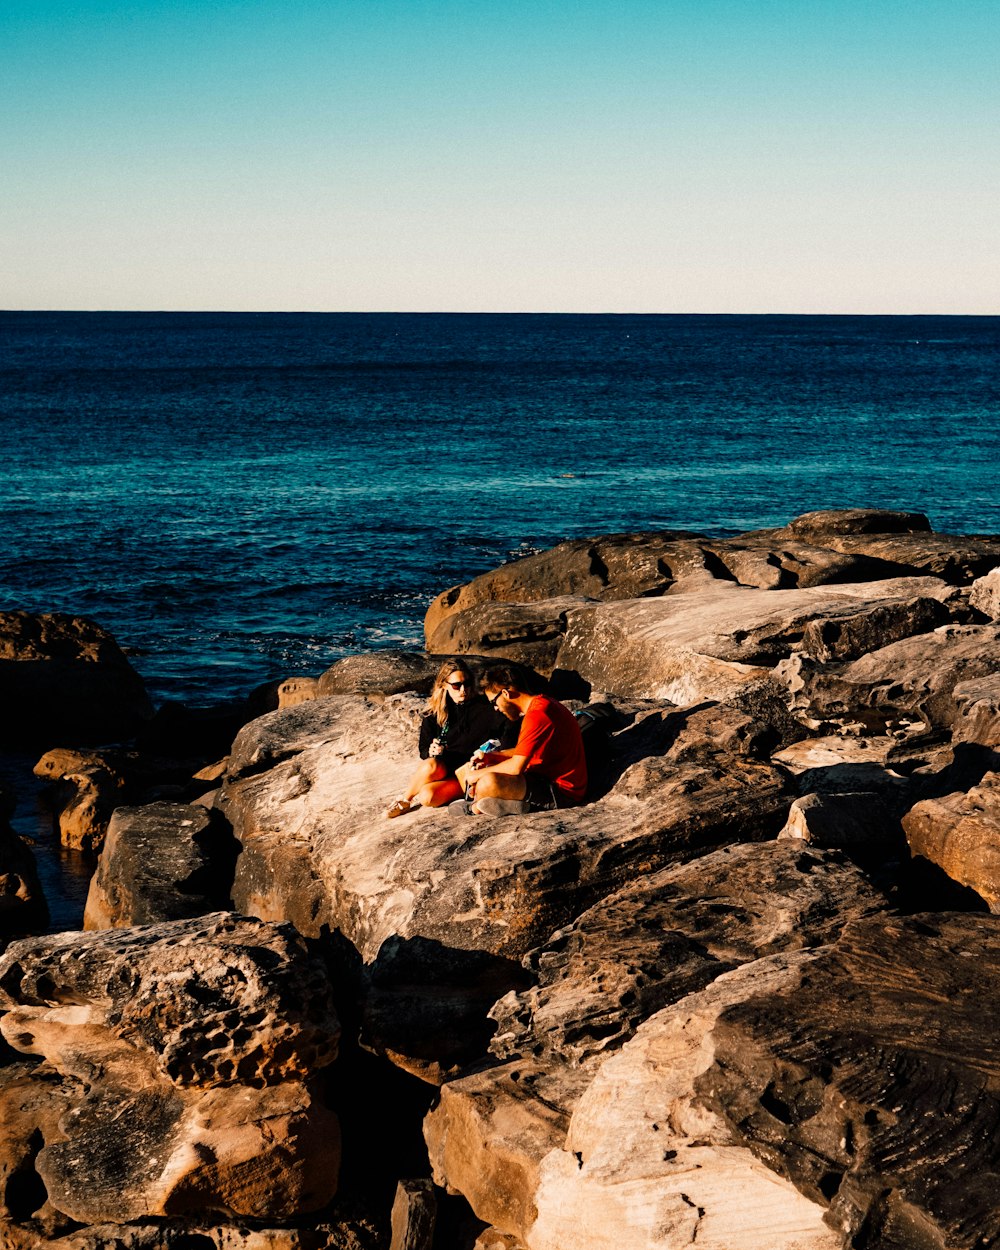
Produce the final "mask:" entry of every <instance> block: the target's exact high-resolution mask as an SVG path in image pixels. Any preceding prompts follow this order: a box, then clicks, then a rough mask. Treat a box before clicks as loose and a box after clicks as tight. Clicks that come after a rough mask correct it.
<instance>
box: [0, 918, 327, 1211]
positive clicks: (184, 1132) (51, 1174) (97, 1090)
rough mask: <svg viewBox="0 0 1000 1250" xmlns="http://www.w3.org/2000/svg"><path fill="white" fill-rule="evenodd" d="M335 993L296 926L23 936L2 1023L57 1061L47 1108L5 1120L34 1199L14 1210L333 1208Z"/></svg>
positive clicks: (12, 953) (238, 924) (4, 966)
mask: <svg viewBox="0 0 1000 1250" xmlns="http://www.w3.org/2000/svg"><path fill="white" fill-rule="evenodd" d="M330 993H331V992H330V986H329V982H328V981H327V978H326V974H325V972H324V970H323V968H322V967H321V966H320V965H319V964H317V963H315V962H313V961H312V960H310V958H309V956H308V955H307V952H306V950H305V948H304V946H303V943H302V941H301V939H299V938H298V937H297V936H296V935H295V934H294V933H293V932H292V931H291V930H290V929H289V928H276V927H274V926H271V925H267V924H264V923H262V922H260V921H256V920H252V919H246V918H240V917H234V916H229V915H221V914H216V915H214V916H208V917H205V918H203V919H200V920H194V921H183V922H178V923H175V924H164V925H151V926H147V927H144V928H136V929H125V930H115V931H108V932H104V933H95V934H78V933H67V934H57V935H53V936H50V937H46V938H36V939H30V940H25V941H21V942H16V943H14V944H13V945H12V946H11V947H10V948H9V949H8V951H7V953H6V955H5V956H4V958H3V959H2V960H0V1008H2V1009H5V1014H4V1015H3V1017H2V1019H0V1031H2V1034H3V1037H4V1039H5V1041H6V1042H7V1044H8V1045H9V1046H10V1047H12V1048H13V1049H14V1050H15V1051H19V1052H20V1053H21V1054H25V1055H32V1056H36V1057H37V1058H38V1059H39V1060H40V1061H41V1062H40V1063H39V1064H38V1066H37V1067H35V1068H34V1069H32V1070H31V1073H30V1078H29V1079H30V1081H31V1082H32V1084H31V1091H32V1093H31V1100H33V1102H34V1104H37V1105H35V1109H34V1110H33V1111H30V1112H29V1111H25V1112H24V1113H23V1114H22V1115H20V1116H19V1117H18V1118H17V1119H16V1122H8V1121H5V1122H4V1123H3V1125H2V1126H0V1140H2V1142H3V1150H4V1151H5V1152H7V1153H8V1154H11V1155H16V1154H17V1152H18V1151H19V1152H20V1158H21V1159H22V1164H21V1167H22V1173H23V1179H22V1181H21V1186H20V1189H21V1192H22V1193H23V1192H24V1191H25V1190H27V1191H28V1192H29V1193H30V1195H31V1197H30V1200H26V1201H25V1202H24V1203H23V1204H22V1206H21V1207H20V1208H19V1209H13V1208H11V1207H10V1205H9V1197H8V1209H7V1211H6V1213H5V1214H6V1215H7V1218H8V1219H10V1220H12V1221H14V1222H15V1223H21V1224H25V1223H27V1224H28V1225H29V1226H30V1224H31V1222H32V1220H33V1218H34V1216H35V1213H36V1212H38V1211H41V1210H43V1209H44V1210H45V1211H46V1212H47V1213H48V1214H49V1215H51V1213H52V1212H56V1213H58V1214H60V1215H61V1216H63V1217H65V1218H66V1219H67V1220H70V1221H74V1222H76V1223H78V1224H85V1225H91V1224H102V1223H108V1222H110V1223H115V1224H118V1223H128V1222H133V1221H135V1222H141V1221H143V1220H146V1219H149V1218H159V1217H173V1216H185V1215H188V1214H190V1213H195V1212H200V1211H205V1210H211V1211H215V1212H219V1213H224V1214H226V1215H227V1216H229V1217H230V1218H238V1219H257V1220H267V1219H272V1220H274V1219H277V1220H284V1219H289V1218H293V1217H297V1216H300V1215H302V1214H304V1213H306V1212H310V1211H314V1210H317V1209H319V1208H321V1207H323V1206H324V1205H325V1204H326V1203H327V1202H328V1201H329V1200H330V1198H331V1197H332V1195H333V1193H334V1191H335V1189H336V1183H337V1169H338V1162H339V1153H338V1129H337V1121H336V1118H335V1117H334V1115H333V1113H332V1112H330V1111H329V1110H328V1109H327V1108H326V1106H325V1105H324V1103H323V1101H322V1099H321V1098H320V1097H319V1096H318V1094H317V1089H316V1073H317V1070H318V1069H320V1068H322V1067H324V1066H325V1065H327V1064H329V1063H331V1062H332V1061H333V1059H334V1058H335V1057H336V1053H337V1040H338V1035H339V1027H338V1024H337V1020H336V1016H335V1015H334V1012H333V1008H332V1005H331V997H330ZM53 1100H54V1103H53ZM29 1101H30V1100H29ZM53 1105H54V1106H55V1108H56V1110H58V1109H62V1111H63V1114H62V1116H61V1118H60V1119H59V1121H58V1129H57V1131H54V1132H53V1131H52V1129H51V1123H52V1117H53V1116H54V1115H55V1114H56V1111H55V1110H52V1109H51V1108H52V1107H53ZM67 1107H68V1108H69V1110H68V1111H67V1110H66V1108H67ZM29 1207H30V1210H29V1209H28V1208H29ZM46 1227H48V1228H50V1229H51V1220H49V1221H48V1223H47V1225H46Z"/></svg>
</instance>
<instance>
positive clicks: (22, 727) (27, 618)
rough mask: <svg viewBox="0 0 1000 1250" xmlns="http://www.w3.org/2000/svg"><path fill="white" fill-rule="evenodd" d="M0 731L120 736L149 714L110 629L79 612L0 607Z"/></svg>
mask: <svg viewBox="0 0 1000 1250" xmlns="http://www.w3.org/2000/svg"><path fill="white" fill-rule="evenodd" d="M0 701H2V703H3V706H4V707H5V708H8V709H10V713H9V714H8V715H7V716H5V717H4V722H3V725H2V726H0V737H2V738H3V739H4V740H5V741H13V742H17V743H19V744H20V745H21V747H22V749H23V744H24V743H25V742H30V743H33V744H36V745H39V744H42V745H56V744H57V743H61V744H66V743H78V742H100V741H103V740H107V739H109V738H116V737H124V736H127V735H128V734H130V733H134V732H135V730H136V729H138V728H139V726H140V725H141V724H142V723H143V722H144V721H145V720H148V719H149V717H150V716H152V714H153V708H152V704H151V703H150V701H149V697H148V696H147V694H146V691H145V687H144V686H143V684H142V681H141V679H140V678H139V675H138V674H137V673H136V671H135V670H134V669H133V668H132V666H131V665H130V664H129V662H128V660H127V659H126V658H125V655H124V654H123V652H122V651H121V649H120V648H119V646H118V644H117V643H116V642H115V640H114V639H113V638H112V637H111V635H110V634H109V633H108V632H107V631H106V630H104V629H101V627H100V626H99V625H95V624H93V623H92V622H91V621H87V620H84V619H83V618H82V617H75V616H64V615H62V614H60V613H50V614H46V615H42V616H34V615H32V614H30V613H28V612H0Z"/></svg>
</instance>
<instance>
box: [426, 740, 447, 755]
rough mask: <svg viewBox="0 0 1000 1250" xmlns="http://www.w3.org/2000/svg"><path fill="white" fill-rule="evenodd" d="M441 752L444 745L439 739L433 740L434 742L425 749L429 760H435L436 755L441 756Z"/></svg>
mask: <svg viewBox="0 0 1000 1250" xmlns="http://www.w3.org/2000/svg"><path fill="white" fill-rule="evenodd" d="M443 750H444V743H443V742H442V741H441V739H440V738H435V739H434V741H433V742H432V743H431V744H430V746H429V747H428V748H427V754H428V755H429V756H430V757H431V759H435V758H436V757H437V756H438V755H440V754H441V752H442V751H443Z"/></svg>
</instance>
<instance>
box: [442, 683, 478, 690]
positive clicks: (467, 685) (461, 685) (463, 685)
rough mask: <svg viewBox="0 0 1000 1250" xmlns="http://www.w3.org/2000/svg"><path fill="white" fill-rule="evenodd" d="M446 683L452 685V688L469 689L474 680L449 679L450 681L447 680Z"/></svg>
mask: <svg viewBox="0 0 1000 1250" xmlns="http://www.w3.org/2000/svg"><path fill="white" fill-rule="evenodd" d="M445 685H446V686H451V688H452V690H468V689H469V688H470V687H471V685H472V682H471V681H449V682H445Z"/></svg>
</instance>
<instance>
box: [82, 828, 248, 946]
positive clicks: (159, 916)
mask: <svg viewBox="0 0 1000 1250" xmlns="http://www.w3.org/2000/svg"><path fill="white" fill-rule="evenodd" d="M235 849H236V848H235V843H234V842H233V839H232V836H231V835H230V834H229V833H228V832H227V831H225V830H224V829H223V828H222V827H221V822H219V821H215V820H213V819H212V816H211V814H210V813H209V812H208V811H206V810H205V808H203V807H192V806H190V805H188V804H184V803H148V804H146V805H145V806H144V807H119V808H118V809H117V810H116V811H115V813H114V815H113V816H112V818H111V823H110V825H109V826H108V833H107V839H106V841H105V844H104V849H103V851H102V852H101V856H100V859H99V860H98V862H97V870H96V871H95V873H94V875H93V877H92V878H91V882H90V891H89V893H88V895H87V906H86V910H85V912H84V918H83V927H84V928H85V929H111V928H115V929H120V928H128V927H130V926H131V925H137V924H155V923H156V922H157V921H164V920H182V919H186V918H187V917H189V916H203V915H205V913H206V912H209V911H214V910H216V908H218V907H220V906H224V905H225V904H226V903H227V902H228V899H229V890H230V884H231V881H232V873H233V863H234V861H235Z"/></svg>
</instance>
